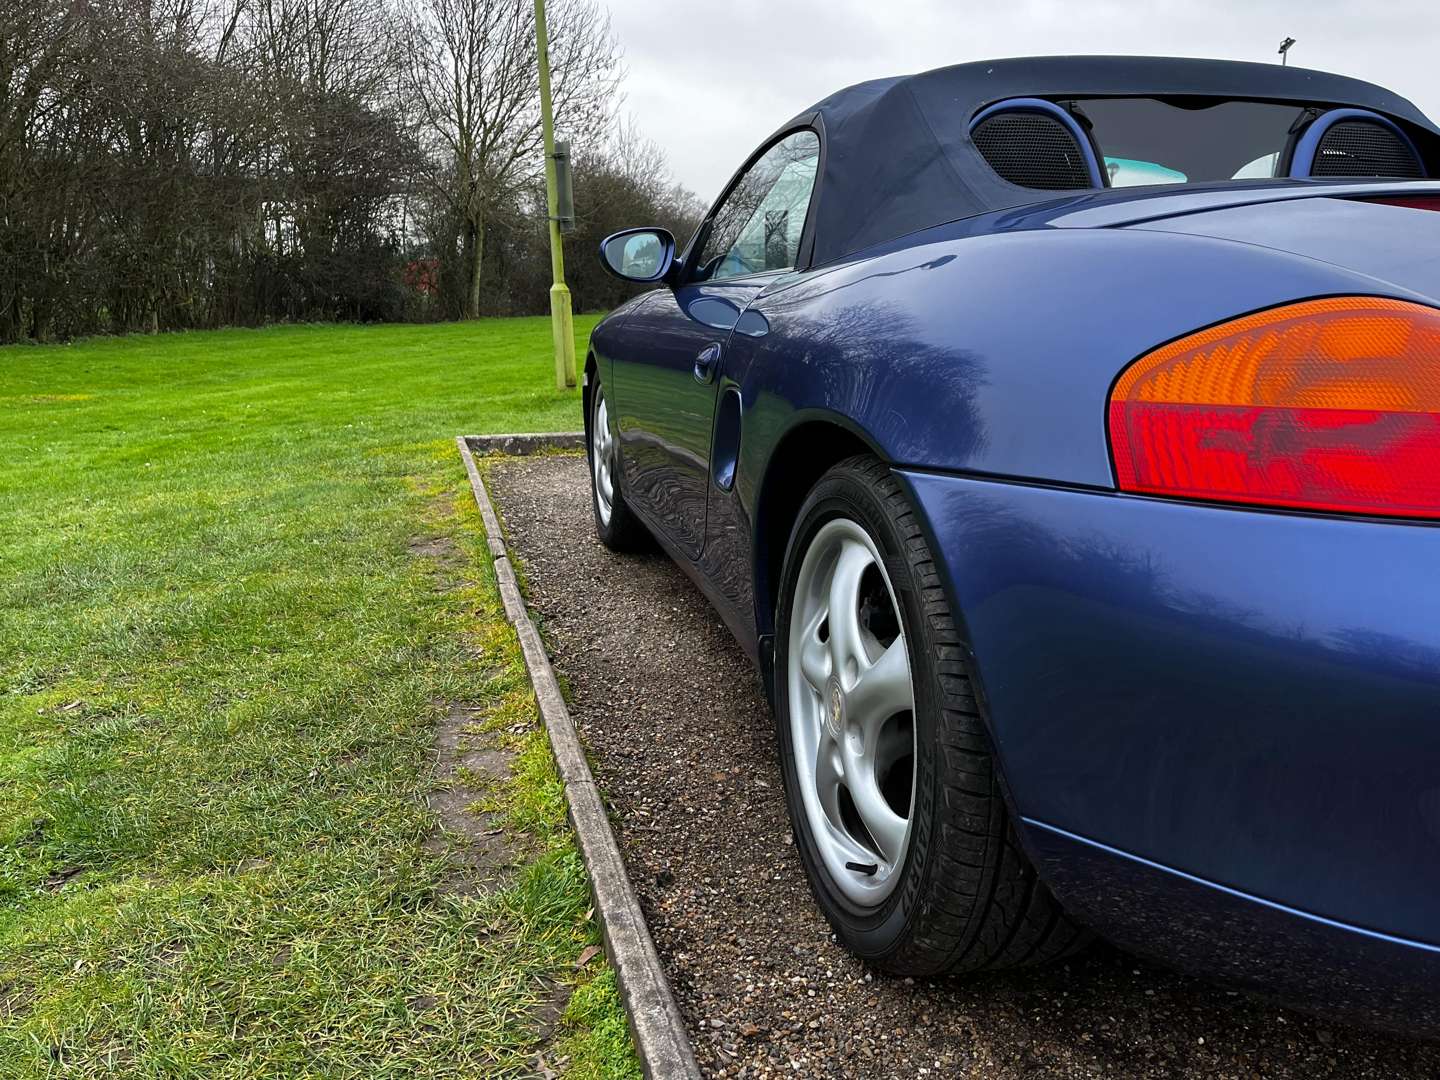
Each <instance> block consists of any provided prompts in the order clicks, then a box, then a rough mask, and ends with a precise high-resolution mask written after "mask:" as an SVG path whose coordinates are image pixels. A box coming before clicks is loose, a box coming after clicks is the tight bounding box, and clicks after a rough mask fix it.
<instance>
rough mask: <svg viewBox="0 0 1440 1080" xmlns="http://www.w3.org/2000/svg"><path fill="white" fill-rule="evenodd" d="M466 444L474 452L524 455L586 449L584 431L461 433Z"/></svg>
mask: <svg viewBox="0 0 1440 1080" xmlns="http://www.w3.org/2000/svg"><path fill="white" fill-rule="evenodd" d="M460 438H461V439H462V440H464V442H465V445H466V446H468V447H470V452H471V453H474V454H509V455H512V456H514V457H524V456H525V455H526V454H534V453H538V452H539V451H542V450H584V449H585V433H584V432H583V431H556V432H551V433H548V434H547V433H545V432H540V433H533V432H528V431H525V432H520V433H518V434H514V435H461V436H460Z"/></svg>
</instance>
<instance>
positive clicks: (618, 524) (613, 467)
mask: <svg viewBox="0 0 1440 1080" xmlns="http://www.w3.org/2000/svg"><path fill="white" fill-rule="evenodd" d="M586 379H587V385H586V396H587V397H588V399H589V402H590V417H589V421H590V422H589V431H590V437H589V439H588V440H587V441H586V446H585V452H586V454H587V455H588V456H589V458H590V495H591V502H592V503H593V504H594V508H595V535H597V536H598V537H600V542H601V543H602V544H604V545H605V546H606V547H608V548H609V549H610V550H611V551H643V550H644V549H645V548H647V547H648V546H649V545H650V534H649V533H648V532H646V530H645V526H644V525H642V524H641V523H640V519H639V518H637V517H636V516H635V515H634V513H633V512H632V511H631V510H630V507H629V505H628V504H627V503H626V502H625V494H624V492H623V491H622V490H621V488H620V472H621V470H620V447H619V444H618V442H617V441H616V439H615V432H614V430H613V428H612V427H611V423H610V402H609V401H608V400H607V399H606V397H605V388H604V386H602V385H601V383H600V379H599V378H598V376H597V375H596V373H595V371H594V369H593V368H592V369H591V370H590V371H589V372H587V374H586Z"/></svg>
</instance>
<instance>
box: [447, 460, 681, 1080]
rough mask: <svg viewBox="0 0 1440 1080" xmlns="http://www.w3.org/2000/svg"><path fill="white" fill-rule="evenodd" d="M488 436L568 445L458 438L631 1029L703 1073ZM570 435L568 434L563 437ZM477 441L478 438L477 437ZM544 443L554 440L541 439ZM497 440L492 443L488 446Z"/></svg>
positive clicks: (668, 1073) (662, 1064) (660, 1069)
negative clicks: (505, 511) (534, 608)
mask: <svg viewBox="0 0 1440 1080" xmlns="http://www.w3.org/2000/svg"><path fill="white" fill-rule="evenodd" d="M481 438H484V439H487V440H490V439H493V440H497V442H496V443H495V444H494V445H496V447H497V448H500V447H503V446H504V445H506V444H505V443H504V442H503V440H506V439H521V440H525V442H524V443H523V444H522V445H526V446H527V447H528V449H527V450H510V451H507V452H509V453H527V452H533V451H534V450H535V449H538V448H540V447H541V446H546V447H550V446H556V445H568V444H564V443H558V442H557V438H556V436H542V435H522V436H506V435H500V436H483V437H479V436H465V435H461V436H458V437H457V438H456V440H455V443H456V445H457V446H458V447H459V448H460V457H461V458H462V459H463V460H464V462H465V471H466V473H467V474H469V477H470V487H471V490H472V491H473V492H474V494H475V504H476V505H477V506H478V507H479V509H480V519H481V521H482V522H483V524H484V526H485V541H486V544H487V545H488V546H489V549H490V554H491V556H492V558H493V559H494V560H495V581H496V584H497V585H498V586H499V589H500V599H501V601H502V602H503V603H504V605H505V617H506V618H507V619H508V620H509V621H510V623H511V625H513V626H514V627H515V632H516V634H517V635H518V636H519V638H520V649H521V651H522V652H523V653H524V655H525V668H526V670H527V671H528V672H529V674H530V685H531V686H532V687H534V689H535V703H536V704H537V705H538V706H539V708H540V716H541V718H542V719H543V720H544V721H545V731H546V734H547V735H548V736H549V738H550V749H551V752H552V753H553V754H554V755H555V765H556V768H557V769H558V770H559V773H560V781H561V783H562V785H563V786H564V788H565V803H566V805H567V807H568V808H569V815H570V824H571V825H572V826H573V827H574V829H575V835H576V837H577V838H578V840H579V842H580V857H581V859H582V860H583V861H584V863H585V870H586V872H587V873H588V874H589V877H590V889H591V892H592V894H593V896H594V898H595V913H596V915H597V916H598V917H599V920H600V936H601V938H602V940H603V941H604V943H605V954H606V955H607V956H608V957H609V958H610V963H611V964H612V965H613V966H614V968H615V976H616V981H617V982H618V983H619V987H620V997H621V1000H622V1001H624V1003H625V1012H626V1015H627V1016H628V1018H629V1021H630V1032H631V1034H632V1035H633V1036H634V1039H635V1049H636V1051H637V1052H638V1053H639V1056H640V1066H641V1068H642V1069H643V1070H644V1073H645V1075H646V1076H647V1077H650V1078H652V1080H658V1078H664V1080H669V1078H671V1077H677V1078H686V1080H688V1078H691V1077H693V1078H696V1080H698V1078H699V1076H700V1067H699V1065H698V1064H697V1063H696V1061H695V1052H694V1050H692V1049H691V1046H690V1037H689V1035H688V1034H687V1033H686V1031H685V1023H684V1020H683V1019H682V1018H681V1016H680V1007H679V1006H678V1005H677V1004H676V1002H675V996H674V994H672V993H671V992H670V983H669V982H668V981H667V980H666V978H665V969H664V968H663V967H661V965H660V954H659V953H657V952H656V951H655V942H654V940H653V939H652V938H651V937H650V928H649V926H647V925H646V923H645V915H644V913H643V912H642V911H641V910H640V901H639V899H638V898H637V897H636V895H635V890H634V888H632V887H631V885H630V878H629V877H628V876H627V875H626V873H625V861H624V859H623V858H622V857H621V855H620V848H619V845H617V844H616V842H615V834H614V832H612V831H611V829H610V819H609V817H608V815H607V814H606V811H605V803H604V800H603V799H601V797H600V791H599V789H598V788H597V787H596V786H595V777H594V776H593V775H592V774H591V772H590V765H589V762H587V761H586V760H585V752H584V750H583V749H582V748H581V746H580V736H579V734H578V733H577V732H576V730H575V724H574V721H572V720H571V719H570V710H569V709H568V708H566V706H565V698H564V697H563V696H562V695H561V693H560V684H559V683H558V682H557V681H556V679H555V669H554V668H552V667H551V666H550V657H549V655H548V654H547V653H546V652H545V645H544V643H543V642H542V641H541V640H540V633H539V631H538V630H537V629H536V628H535V623H534V622H533V621H532V620H531V618H530V613H529V611H528V610H527V609H526V607H525V601H524V599H523V597H521V595H520V587H519V583H518V582H517V581H516V579H515V571H514V569H513V567H511V565H510V556H509V554H508V552H507V551H506V549H505V541H504V537H503V535H502V533H501V531H500V519H499V518H498V517H497V516H496V514H495V507H494V505H493V504H492V503H491V501H490V495H489V492H487V491H486V490H485V482H484V481H483V480H482V479H481V477H480V470H479V469H478V468H477V467H476V465H475V456H474V454H473V453H472V447H474V446H475V441H478V440H479V439H481ZM562 438H564V437H563V436H562ZM575 438H576V439H577V440H578V442H577V443H576V445H579V446H583V445H584V436H583V435H581V436H575ZM472 440H475V441H472ZM540 440H548V441H545V442H541V441H540ZM482 445H489V444H482Z"/></svg>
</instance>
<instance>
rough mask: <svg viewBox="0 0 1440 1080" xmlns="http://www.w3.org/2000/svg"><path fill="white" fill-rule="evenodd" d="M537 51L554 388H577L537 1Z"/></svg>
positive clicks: (546, 50)
mask: <svg viewBox="0 0 1440 1080" xmlns="http://www.w3.org/2000/svg"><path fill="white" fill-rule="evenodd" d="M535 48H536V52H537V54H538V58H539V61H540V126H541V129H542V131H543V132H544V136H545V203H546V205H547V206H548V207H549V214H550V271H551V276H552V277H553V278H554V279H555V283H554V284H553V285H551V286H550V333H551V336H552V337H553V338H554V339H555V386H556V388H557V389H560V390H564V389H566V388H567V387H571V386H574V385H575V327H574V323H573V322H572V321H571V315H570V290H569V288H567V287H566V285H565V250H564V248H563V247H561V241H560V192H559V185H558V184H557V183H556V180H555V121H554V118H553V117H552V116H551V113H550V42H549V37H548V35H547V34H546V32H545V0H535Z"/></svg>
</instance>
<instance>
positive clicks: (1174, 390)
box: [1109, 297, 1440, 518]
mask: <svg viewBox="0 0 1440 1080" xmlns="http://www.w3.org/2000/svg"><path fill="white" fill-rule="evenodd" d="M1109 424H1110V445H1111V448H1112V450H1113V451H1114V454H1115V472H1116V476H1117V478H1118V480H1119V483H1120V488H1121V490H1122V491H1133V492H1144V493H1148V494H1154V495H1172V496H1176V497H1179V498H1188V499H1203V500H1215V501H1220V502H1235V503H1249V504H1256V505H1262V506H1285V507H1297V508H1302V509H1307V510H1331V511H1340V512H1345V513H1353V514H1380V515H1393V516H1399V517H1417V518H1432V517H1433V518H1440V311H1437V310H1435V309H1434V308H1428V307H1424V306H1422V305H1420V304H1411V303H1406V302H1404V301H1400V300H1383V299H1377V298H1373V297H1340V298H1337V299H1332V300H1308V301H1305V302H1303V303H1299V304H1289V305H1286V306H1284V307H1279V308H1273V309H1271V310H1269V311H1262V312H1259V313H1258V314H1255V315H1247V316H1246V317H1244V318H1242V319H1237V320H1235V321H1234V322H1229V323H1225V324H1223V325H1221V326H1216V327H1212V328H1211V329H1209V330H1202V331H1201V332H1200V333H1198V334H1192V335H1190V336H1189V337H1186V338H1182V339H1181V340H1179V341H1175V342H1171V343H1170V344H1169V345H1165V346H1162V347H1161V348H1159V349H1157V350H1155V351H1154V352H1152V353H1149V354H1148V355H1146V356H1143V357H1141V358H1140V359H1139V360H1137V361H1135V363H1134V364H1132V365H1131V366H1130V367H1129V368H1127V369H1126V371H1125V372H1124V373H1123V374H1122V375H1121V376H1120V379H1119V381H1118V382H1117V383H1116V384H1115V389H1114V390H1113V391H1112V392H1111V394H1110V416H1109Z"/></svg>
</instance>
